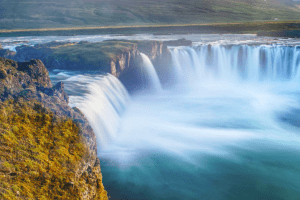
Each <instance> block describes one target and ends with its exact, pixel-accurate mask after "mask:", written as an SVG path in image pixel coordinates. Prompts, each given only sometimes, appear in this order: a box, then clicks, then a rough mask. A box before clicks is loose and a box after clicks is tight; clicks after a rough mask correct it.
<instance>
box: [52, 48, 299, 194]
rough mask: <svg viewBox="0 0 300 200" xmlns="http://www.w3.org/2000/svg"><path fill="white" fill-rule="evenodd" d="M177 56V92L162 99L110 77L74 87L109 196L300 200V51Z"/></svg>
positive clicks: (70, 80)
mask: <svg viewBox="0 0 300 200" xmlns="http://www.w3.org/2000/svg"><path fill="white" fill-rule="evenodd" d="M170 51H171V55H172V64H171V66H172V68H173V70H174V71H175V72H176V73H174V74H175V77H174V80H176V81H175V82H176V83H177V84H175V85H174V86H173V87H171V88H169V89H164V90H163V91H161V92H157V93H151V94H145V93H143V94H137V95H135V96H132V97H130V99H129V98H128V95H127V92H126V90H125V89H124V88H123V86H122V84H121V83H119V82H118V80H117V79H115V78H114V77H112V76H111V75H108V76H99V77H98V76H88V75H69V76H68V77H67V78H66V79H65V81H66V88H67V89H69V93H72V91H73V92H74V96H73V97H71V102H72V105H76V106H78V107H79V108H80V109H81V110H82V111H83V112H84V114H85V115H86V117H87V118H88V120H89V122H90V123H91V126H92V127H93V129H94V131H95V132H96V134H97V137H98V144H99V151H98V155H99V157H100V160H101V169H102V173H103V182H104V186H105V188H106V189H107V191H108V194H109V196H111V197H112V199H136V200H141V199H143V200H144V199H145V200H147V199H149V200H152V199H170V200H171V199H172V200H173V199H178V200H182V199H188V200H194V199H195V200H198V199H204V200H206V199H207V200H210V199H214V200H224V199H225V200H226V199H229V200H231V199H238V200H240V199H249V200H252V199H272V200H273V199H274V200H276V199H287V200H298V199H300V165H299V163H300V157H299V153H300V134H299V127H300V81H299V76H300V75H299V52H298V48H297V46H283V45H267V44H264V45H256V46H252V45H245V44H244V45H220V44H212V45H211V46H209V45H206V44H205V45H201V46H194V47H176V48H175V47H173V48H170ZM148 64H149V63H148ZM150 74H152V75H153V76H155V74H154V73H153V70H152V72H151V73H150ZM61 75H62V74H61ZM58 76H59V74H57V75H55V77H58ZM152 78H154V79H156V78H155V77H152ZM52 79H53V77H52ZM154 79H153V80H154ZM74 84H79V85H80V86H81V87H80V88H79V90H80V91H82V93H83V94H82V95H81V96H79V95H78V93H76V91H75V90H76V89H74V88H73V89H72V87H73V86H74ZM76 88H78V87H76ZM99 138H100V139H99Z"/></svg>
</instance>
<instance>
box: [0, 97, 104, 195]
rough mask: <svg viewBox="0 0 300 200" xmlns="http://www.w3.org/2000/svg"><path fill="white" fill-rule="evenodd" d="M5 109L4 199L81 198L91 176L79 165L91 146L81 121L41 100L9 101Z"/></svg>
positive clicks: (0, 137)
mask: <svg viewBox="0 0 300 200" xmlns="http://www.w3.org/2000/svg"><path fill="white" fill-rule="evenodd" d="M0 113H1V114H0V199H20V198H21V199H61V200H65V199H79V198H80V192H81V190H83V189H84V188H83V187H82V186H84V184H86V180H84V179H82V177H81V179H80V180H74V177H75V171H73V170H75V169H76V168H78V165H79V164H80V160H81V159H82V157H83V156H86V155H87V154H88V149H87V147H86V145H85V143H86V142H85V139H84V138H83V137H81V136H79V134H78V133H79V129H78V127H77V125H76V124H74V123H73V122H72V121H71V120H70V119H67V118H62V117H57V116H55V115H53V113H51V112H50V111H49V110H48V109H47V108H44V107H43V106H42V104H41V103H39V102H37V101H30V102H24V101H22V100H19V101H18V102H16V101H13V100H9V101H5V102H4V103H1V104H0ZM101 180H102V179H98V180H97V181H99V183H97V184H98V185H102V183H101ZM102 187H103V186H102ZM102 187H100V186H99V188H98V193H97V196H96V199H106V192H105V190H104V188H102ZM103 191H104V192H103Z"/></svg>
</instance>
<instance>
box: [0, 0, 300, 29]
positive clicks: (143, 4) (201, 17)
mask: <svg viewBox="0 0 300 200" xmlns="http://www.w3.org/2000/svg"><path fill="white" fill-rule="evenodd" d="M299 5H300V2H296V1H292V0H189V1H182V0H63V1H62V0H22V1H19V0H1V3H0V29H18V28H22V29H26V28H55V27H56V28H58V27H83V26H84V27H85V26H110V25H143V24H190V23H215V22H244V21H253V20H255V21H264V20H274V19H275V18H277V19H278V20H299V19H300V9H299V7H300V6H299Z"/></svg>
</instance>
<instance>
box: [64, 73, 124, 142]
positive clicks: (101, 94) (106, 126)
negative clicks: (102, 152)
mask: <svg viewBox="0 0 300 200" xmlns="http://www.w3.org/2000/svg"><path fill="white" fill-rule="evenodd" d="M74 79H76V81H77V82H78V81H79V82H83V83H87V79H89V80H90V83H88V88H87V90H88V94H86V95H85V96H83V97H80V96H70V106H72V107H74V106H75V107H78V108H79V109H80V110H81V111H82V112H83V113H84V115H85V116H86V118H87V119H88V121H89V123H90V125H91V127H92V128H93V130H94V132H95V134H96V138H97V144H98V147H100V148H103V147H105V145H106V144H107V143H108V142H109V141H110V140H112V139H114V138H116V137H117V133H118V130H119V126H120V120H121V115H122V114H123V112H124V110H125V108H126V105H127V103H128V100H129V95H128V93H127V91H126V89H125V88H124V86H123V85H122V83H121V82H120V81H119V80H118V79H117V78H116V77H114V76H113V75H110V74H108V75H106V76H99V77H93V78H92V79H91V77H89V78H87V77H85V76H75V77H72V80H70V81H72V82H74ZM66 82H68V80H66Z"/></svg>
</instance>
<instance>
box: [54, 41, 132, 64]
mask: <svg viewBox="0 0 300 200" xmlns="http://www.w3.org/2000/svg"><path fill="white" fill-rule="evenodd" d="M134 46H136V42H134V41H125V40H124V41H121V40H113V41H112V40H109V41H103V42H98V43H77V44H74V45H58V46H55V47H51V48H52V51H53V55H54V56H55V57H56V58H57V59H59V60H62V59H67V60H69V61H70V62H75V63H85V64H84V65H91V66H99V67H100V66H101V65H102V64H103V62H104V63H108V62H109V61H110V60H114V61H116V60H117V59H118V56H119V55H120V54H121V53H124V52H126V51H129V50H131V49H132V48H133V47H134Z"/></svg>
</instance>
